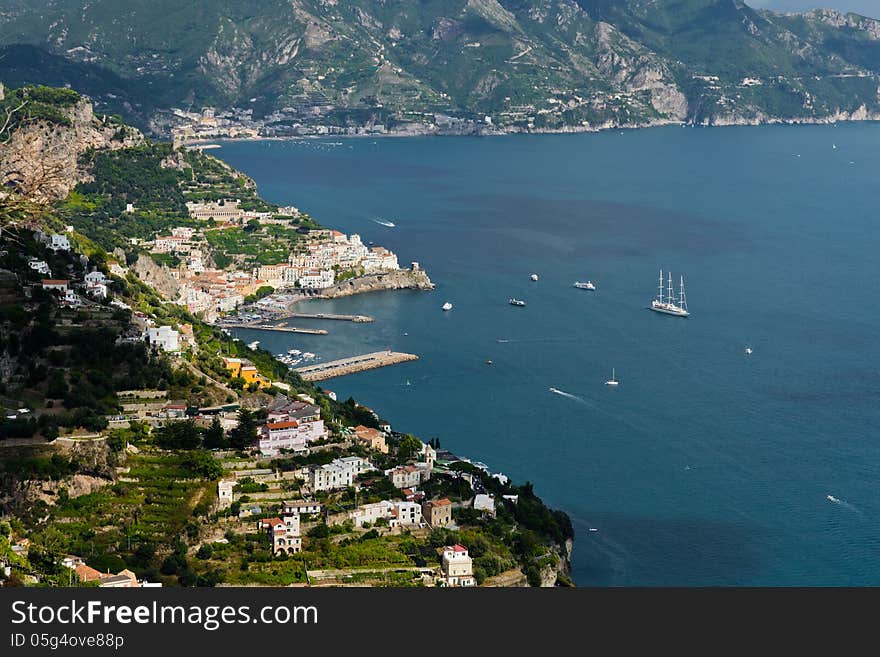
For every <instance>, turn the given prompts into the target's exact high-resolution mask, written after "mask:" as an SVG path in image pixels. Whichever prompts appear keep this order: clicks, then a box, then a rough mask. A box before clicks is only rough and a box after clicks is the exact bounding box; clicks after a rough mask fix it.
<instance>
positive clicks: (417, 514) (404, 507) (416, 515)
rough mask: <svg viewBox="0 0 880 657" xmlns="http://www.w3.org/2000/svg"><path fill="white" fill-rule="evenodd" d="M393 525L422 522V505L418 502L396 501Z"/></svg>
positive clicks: (393, 511)
mask: <svg viewBox="0 0 880 657" xmlns="http://www.w3.org/2000/svg"><path fill="white" fill-rule="evenodd" d="M391 516H392V519H391V523H390V524H391V526H392V527H394V526H397V525H400V526H403V527H408V526H412V525H418V524H421V522H422V505H421V504H419V503H418V502H407V501H404V502H395V503H394V508H393V509H392V511H391Z"/></svg>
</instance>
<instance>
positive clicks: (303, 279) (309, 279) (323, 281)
mask: <svg viewBox="0 0 880 657" xmlns="http://www.w3.org/2000/svg"><path fill="white" fill-rule="evenodd" d="M335 278H336V276H335V274H334V273H333V270H332V269H321V270H318V269H309V270H307V271H305V272H303V273H302V275H301V276H300V277H299V286H300V287H301V288H303V289H304V290H323V289H325V288H328V287H330V286H332V285H333V281H334V280H335Z"/></svg>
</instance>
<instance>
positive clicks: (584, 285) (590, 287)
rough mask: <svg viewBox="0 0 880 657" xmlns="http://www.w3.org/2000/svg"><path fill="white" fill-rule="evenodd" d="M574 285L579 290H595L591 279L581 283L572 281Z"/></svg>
mask: <svg viewBox="0 0 880 657" xmlns="http://www.w3.org/2000/svg"><path fill="white" fill-rule="evenodd" d="M574 287H576V288H577V289H579V290H595V289H596V286H595V285H593V282H592V281H587V282H586V283H581V282H580V281H575V282H574Z"/></svg>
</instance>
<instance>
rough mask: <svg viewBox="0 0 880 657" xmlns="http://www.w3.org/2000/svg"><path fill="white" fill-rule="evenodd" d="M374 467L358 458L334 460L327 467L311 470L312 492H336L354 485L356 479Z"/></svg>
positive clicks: (310, 484)
mask: <svg viewBox="0 0 880 657" xmlns="http://www.w3.org/2000/svg"><path fill="white" fill-rule="evenodd" d="M371 469H372V466H371V465H370V464H369V463H368V462H367V461H366V460H364V459H362V458H360V457H358V456H347V457H345V458H343V459H334V460H333V461H331V462H330V463H327V464H326V465H316V466H312V467H311V468H309V486H310V487H311V489H312V491H314V492H317V491H321V490H335V489H338V488H345V487H346V486H352V485H354V480H355V478H356V477H357V476H358V475H359V474H361V473H362V472H366V471H367V470H371Z"/></svg>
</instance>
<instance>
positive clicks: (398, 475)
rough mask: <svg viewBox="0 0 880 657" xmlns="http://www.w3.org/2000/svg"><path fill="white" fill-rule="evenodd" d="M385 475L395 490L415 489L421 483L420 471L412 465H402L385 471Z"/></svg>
mask: <svg viewBox="0 0 880 657" xmlns="http://www.w3.org/2000/svg"><path fill="white" fill-rule="evenodd" d="M385 475H386V476H387V477H388V478H389V479H390V480H391V483H392V484H394V487H395V488H415V487H416V486H418V485H419V484H420V483H421V482H422V471H421V469H420V468H417V467H415V466H414V465H402V466H400V467H397V468H392V469H391V470H386V471H385Z"/></svg>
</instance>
